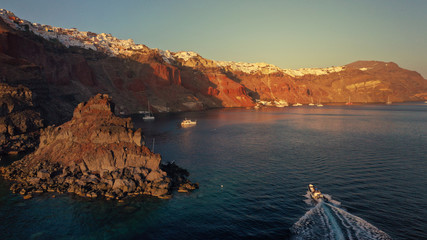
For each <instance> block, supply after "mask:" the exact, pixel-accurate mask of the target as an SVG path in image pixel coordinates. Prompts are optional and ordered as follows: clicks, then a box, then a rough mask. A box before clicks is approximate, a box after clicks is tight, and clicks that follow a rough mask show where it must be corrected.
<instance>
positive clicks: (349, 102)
mask: <svg viewBox="0 0 427 240" xmlns="http://www.w3.org/2000/svg"><path fill="white" fill-rule="evenodd" d="M345 105H353V103H352V102H351V98H350V96H348V102H346V103H345Z"/></svg>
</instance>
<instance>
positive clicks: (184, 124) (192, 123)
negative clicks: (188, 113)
mask: <svg viewBox="0 0 427 240" xmlns="http://www.w3.org/2000/svg"><path fill="white" fill-rule="evenodd" d="M196 124H197V121H191V120H190V119H187V118H186V119H184V120H183V121H182V122H181V127H192V126H195V125H196Z"/></svg>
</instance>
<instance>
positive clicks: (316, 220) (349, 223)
mask: <svg viewBox="0 0 427 240" xmlns="http://www.w3.org/2000/svg"><path fill="white" fill-rule="evenodd" d="M324 196H325V198H326V199H327V201H328V202H324V201H320V202H318V203H315V202H313V201H312V200H311V199H310V201H306V200H305V202H306V203H308V204H310V205H313V203H315V205H314V207H313V208H311V209H310V210H308V211H307V212H306V213H305V214H304V216H302V217H301V218H300V219H299V220H298V221H297V222H296V223H295V224H294V225H293V226H292V227H291V232H292V234H293V239H330V240H335V239H381V240H387V239H391V238H390V236H388V235H387V234H386V233H385V232H383V231H381V230H379V229H378V228H376V227H375V226H373V225H372V224H370V223H368V222H367V221H365V220H363V219H362V218H360V217H357V216H355V215H353V214H351V213H349V212H347V211H345V210H343V209H342V208H340V207H339V206H340V205H341V203H340V202H338V201H335V200H333V199H332V197H331V196H330V195H325V194H324ZM306 197H307V198H309V197H310V195H309V194H307V195H306Z"/></svg>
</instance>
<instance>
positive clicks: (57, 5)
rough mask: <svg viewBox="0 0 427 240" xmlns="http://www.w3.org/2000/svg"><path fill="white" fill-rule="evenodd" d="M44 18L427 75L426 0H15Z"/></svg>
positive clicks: (174, 41)
mask: <svg viewBox="0 0 427 240" xmlns="http://www.w3.org/2000/svg"><path fill="white" fill-rule="evenodd" d="M0 8H4V9H7V10H9V11H12V12H14V13H15V14H16V15H17V16H18V17H20V18H23V19H26V20H29V21H31V22H37V23H41V24H47V25H52V26H56V27H64V28H72V27H75V28H77V29H79V30H80V31H92V32H96V33H103V32H104V33H111V34H112V35H113V36H115V37H117V38H119V39H129V38H131V39H133V40H134V41H135V43H139V44H145V45H147V46H148V47H150V48H159V49H162V50H170V51H173V52H177V51H194V52H197V53H199V54H200V55H201V56H203V57H204V58H208V59H213V60H221V61H236V62H252V63H253V62H266V63H269V64H273V65H276V66H278V67H281V68H291V69H299V68H309V67H330V66H342V65H346V64H349V63H351V62H354V61H358V60H375V61H384V62H395V63H397V64H398V65H399V66H400V67H402V68H406V69H409V70H414V71H417V72H419V73H420V74H421V75H422V76H423V77H424V78H426V77H427V64H426V63H427V41H426V40H427V27H425V24H424V23H426V22H427V15H426V14H425V12H427V1H421V0H413V1H409V2H406V1H394V0H391V1H386V0H378V1H367V0H363V1H357V2H343V1H338V0H329V1H322V2H320V1H304V2H302V1H262V2H258V1H223V0H220V1H214V2H202V1H194V0H193V1H191V0H184V1H151V0H150V1H121V2H113V1H112V2H108V1H90V2H86V1H80V0H78V1H72V2H68V1H37V2H35V1H29V0H22V1H12V0H5V1H3V4H1V5H0Z"/></svg>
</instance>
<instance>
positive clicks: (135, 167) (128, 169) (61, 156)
mask: <svg viewBox="0 0 427 240" xmlns="http://www.w3.org/2000/svg"><path fill="white" fill-rule="evenodd" d="M160 161H161V157H160V155H159V154H155V153H152V152H151V151H150V150H149V149H148V148H147V147H146V146H145V145H144V141H143V136H142V133H141V129H138V130H136V131H134V130H133V125H132V121H131V119H130V118H125V119H123V118H120V117H117V116H115V114H114V104H113V102H112V101H111V98H110V97H109V96H108V95H105V94H98V95H96V96H95V97H93V98H91V99H90V100H89V101H88V102H84V103H80V104H79V105H78V106H77V107H76V109H75V110H74V114H73V118H72V119H71V120H70V121H68V122H66V123H64V124H62V125H60V126H57V127H55V126H49V127H47V128H46V129H44V130H42V131H41V136H40V145H39V147H38V148H37V150H36V151H35V152H34V153H31V154H29V155H27V156H25V157H24V158H23V159H22V160H19V161H17V162H14V163H13V164H11V165H10V166H8V167H6V168H2V169H1V171H2V173H3V175H4V176H5V177H6V178H7V179H11V180H16V181H17V183H16V184H14V185H13V186H12V187H11V190H12V191H14V192H19V193H21V194H23V195H27V194H28V193H38V192H45V191H47V192H72V193H76V194H78V195H81V196H86V197H98V196H105V197H107V198H116V199H121V198H123V197H126V196H132V195H138V194H146V195H152V196H156V197H162V198H163V197H169V196H170V193H171V190H172V189H173V188H184V189H186V190H192V189H195V188H197V185H196V184H192V183H190V182H189V181H188V180H187V178H186V177H187V176H188V172H186V171H185V170H183V169H180V168H179V167H178V166H176V165H170V164H169V165H165V166H162V165H161V164H160ZM163 169H165V170H163Z"/></svg>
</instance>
